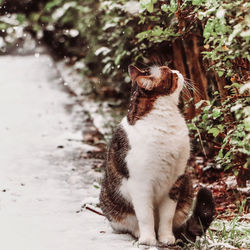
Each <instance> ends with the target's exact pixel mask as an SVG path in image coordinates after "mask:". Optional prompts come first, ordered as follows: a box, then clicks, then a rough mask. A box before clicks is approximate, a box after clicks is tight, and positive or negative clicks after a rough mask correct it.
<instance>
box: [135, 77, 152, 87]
mask: <svg viewBox="0 0 250 250" xmlns="http://www.w3.org/2000/svg"><path fill="white" fill-rule="evenodd" d="M136 82H137V84H138V85H139V86H140V87H141V88H143V89H146V90H152V89H153V88H154V87H155V86H156V85H157V82H156V79H155V78H154V77H152V76H139V77H138V78H137V80H136Z"/></svg>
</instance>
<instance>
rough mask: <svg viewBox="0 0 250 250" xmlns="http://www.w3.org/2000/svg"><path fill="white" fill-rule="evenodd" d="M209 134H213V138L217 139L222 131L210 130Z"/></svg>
mask: <svg viewBox="0 0 250 250" xmlns="http://www.w3.org/2000/svg"><path fill="white" fill-rule="evenodd" d="M208 133H209V134H213V136H214V137H216V136H217V135H218V134H219V133H220V130H219V129H217V128H210V129H209V130H208Z"/></svg>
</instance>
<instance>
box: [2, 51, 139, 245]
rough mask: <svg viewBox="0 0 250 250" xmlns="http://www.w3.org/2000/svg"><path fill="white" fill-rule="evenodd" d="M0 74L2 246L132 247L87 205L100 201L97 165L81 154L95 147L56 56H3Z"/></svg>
mask: <svg viewBox="0 0 250 250" xmlns="http://www.w3.org/2000/svg"><path fill="white" fill-rule="evenodd" d="M0 75H1V77H0V103H1V105H0V117H1V122H0V138H1V140H0V152H1V155H0V166H1V167H0V221H1V224H0V235H1V242H0V248H1V249H4V250H17V249H18V250H69V249H71V250H78V249H79V250H80V249H81V250H82V249H86V250H88V249H89V250H91V249H109V250H110V249H118V248H119V249H134V247H133V245H132V243H131V241H133V239H132V238H131V237H130V236H128V235H119V236H117V235H115V234H113V233H112V230H111V228H110V227H109V225H108V222H107V221H106V220H105V219H104V217H102V216H100V215H97V214H95V213H93V212H91V211H89V210H86V209H82V206H83V205H84V204H85V203H86V202H87V203H93V204H96V203H97V201H98V193H99V190H98V189H96V188H94V185H95V181H96V180H98V178H100V173H98V172H95V171H93V169H92V167H93V162H92V161H91V160H88V159H85V158H86V157H84V155H85V154H87V152H89V151H91V152H95V150H98V149H97V148H95V147H93V146H89V145H86V144H83V143H82V139H83V135H82V131H83V129H84V123H83V121H82V118H81V117H82V115H81V114H80V111H79V109H78V106H77V105H76V104H75V99H74V97H73V96H71V95H70V94H69V93H68V92H67V91H66V88H64V87H63V86H64V85H63V84H62V78H61V76H60V75H59V73H58V71H57V70H56V67H55V64H54V62H53V60H52V59H51V57H50V56H49V55H48V54H47V53H46V52H42V53H41V52H39V53H38V52H35V51H34V53H30V54H29V55H25V56H24V55H23V56H19V55H9V56H1V57H0ZM72 104H74V105H72ZM96 161H97V160H96ZM96 185H97V184H96Z"/></svg>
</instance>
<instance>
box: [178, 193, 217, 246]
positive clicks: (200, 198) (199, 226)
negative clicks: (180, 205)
mask: <svg viewBox="0 0 250 250" xmlns="http://www.w3.org/2000/svg"><path fill="white" fill-rule="evenodd" d="M214 215H215V203H214V199H213V196H212V193H211V191H210V190H209V189H207V188H201V189H200V190H199V192H198V194H197V198H196V203H195V206H194V209H193V212H192V215H191V216H190V217H189V218H188V219H187V220H186V222H184V223H183V224H182V225H181V226H179V227H176V228H173V232H174V235H175V238H176V239H181V240H182V241H184V242H186V241H187V240H189V241H193V242H194V241H195V240H196V237H197V236H201V235H203V234H204V233H205V231H206V230H207V229H208V227H209V226H210V224H211V222H212V221H213V218H214Z"/></svg>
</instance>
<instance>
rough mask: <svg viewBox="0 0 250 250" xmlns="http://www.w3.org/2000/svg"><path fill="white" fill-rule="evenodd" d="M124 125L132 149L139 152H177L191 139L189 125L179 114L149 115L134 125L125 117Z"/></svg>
mask: <svg viewBox="0 0 250 250" xmlns="http://www.w3.org/2000/svg"><path fill="white" fill-rule="evenodd" d="M122 126H123V128H124V130H125V131H126V134H127V137H128V141H129V144H130V149H131V151H133V152H134V153H136V152H138V154H147V153H148V154H151V156H152V155H154V154H156V155H160V154H166V153H168V152H169V153H172V154H173V153H174V154H175V153H177V152H178V151H179V148H180V147H181V146H182V145H183V144H186V143H188V141H189V138H188V130H187V126H186V124H185V121H184V119H183V118H182V117H181V115H179V114H176V115H175V114H173V115H170V116H169V117H164V116H162V117H159V116H156V115H151V116H150V115H149V116H148V117H147V118H146V119H143V120H139V121H137V123H136V124H135V125H132V126H131V125H129V124H128V122H127V119H126V118H124V119H123V121H122Z"/></svg>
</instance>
